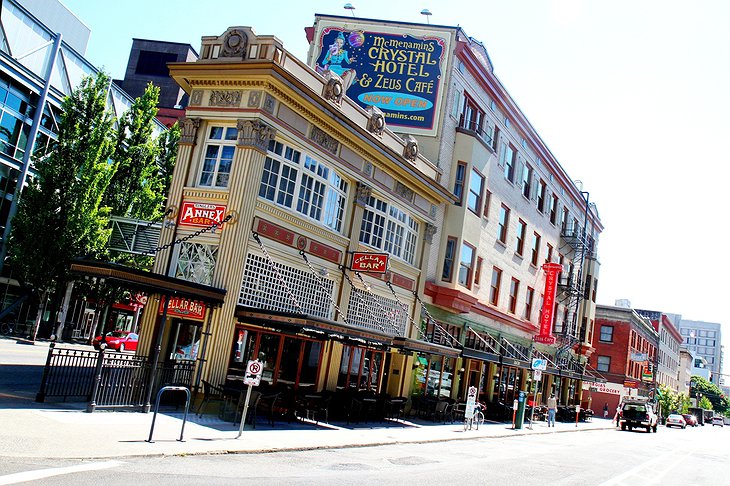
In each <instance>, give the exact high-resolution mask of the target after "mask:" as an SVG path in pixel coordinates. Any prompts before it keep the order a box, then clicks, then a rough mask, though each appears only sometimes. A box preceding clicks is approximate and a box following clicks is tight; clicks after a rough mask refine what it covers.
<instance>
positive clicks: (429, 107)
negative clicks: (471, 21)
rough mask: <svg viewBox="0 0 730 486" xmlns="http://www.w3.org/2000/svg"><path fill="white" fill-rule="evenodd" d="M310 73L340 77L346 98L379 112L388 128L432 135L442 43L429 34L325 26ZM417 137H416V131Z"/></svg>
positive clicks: (443, 54)
mask: <svg viewBox="0 0 730 486" xmlns="http://www.w3.org/2000/svg"><path fill="white" fill-rule="evenodd" d="M318 46H319V49H320V51H319V55H318V56H317V58H316V60H314V61H313V65H314V67H315V69H316V70H317V71H318V72H320V73H322V72H326V71H327V70H330V71H332V72H333V73H336V74H337V75H339V76H340V77H341V78H342V81H343V87H344V88H345V93H346V94H347V96H348V97H349V98H350V99H352V100H353V101H355V102H356V103H357V104H359V105H360V106H361V107H362V108H363V109H367V108H368V107H369V106H375V107H377V108H379V109H380V110H382V111H383V114H384V116H385V117H386V121H387V123H388V125H389V126H400V127H407V128H410V129H415V130H416V131H417V132H418V131H420V130H433V129H434V126H435V122H436V117H437V112H438V103H439V99H440V95H439V88H440V87H441V77H442V73H443V69H444V68H445V65H446V61H445V57H446V52H447V40H446V39H445V38H442V37H438V36H435V35H433V34H432V33H430V32H429V33H425V32H422V31H421V32H418V31H413V32H412V33H409V32H398V33H396V32H393V33H390V32H381V31H371V30H368V29H362V30H360V29H357V30H346V29H343V28H340V27H334V26H333V27H326V28H325V29H324V30H323V31H322V32H321V33H320V37H319V40H318ZM419 133H420V132H419Z"/></svg>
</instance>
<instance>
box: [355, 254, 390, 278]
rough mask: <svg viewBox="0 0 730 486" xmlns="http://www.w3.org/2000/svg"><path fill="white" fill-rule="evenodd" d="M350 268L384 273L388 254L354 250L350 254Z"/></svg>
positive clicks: (386, 267) (386, 268)
mask: <svg viewBox="0 0 730 486" xmlns="http://www.w3.org/2000/svg"><path fill="white" fill-rule="evenodd" d="M350 270H352V271H353V272H370V273H385V272H386V270H388V254H387V253H368V252H362V251H356V252H354V253H353V254H352V265H351V266H350Z"/></svg>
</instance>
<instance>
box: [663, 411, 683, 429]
mask: <svg viewBox="0 0 730 486" xmlns="http://www.w3.org/2000/svg"><path fill="white" fill-rule="evenodd" d="M665 425H666V426H667V427H681V428H683V429H684V428H686V427H687V422H686V421H685V420H684V417H682V416H681V415H680V414H678V413H670V414H669V416H668V417H667V421H666V422H665Z"/></svg>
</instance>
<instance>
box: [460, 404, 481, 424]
mask: <svg viewBox="0 0 730 486" xmlns="http://www.w3.org/2000/svg"><path fill="white" fill-rule="evenodd" d="M483 409H484V405H482V404H481V403H479V402H477V403H476V404H474V413H473V414H472V415H471V417H468V416H466V415H465V416H464V430H465V431H466V430H471V429H472V428H474V429H476V430H479V426H480V425H482V424H483V423H484V412H482V410H483Z"/></svg>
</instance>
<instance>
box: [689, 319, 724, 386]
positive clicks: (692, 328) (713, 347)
mask: <svg viewBox="0 0 730 486" xmlns="http://www.w3.org/2000/svg"><path fill="white" fill-rule="evenodd" d="M679 332H680V334H681V335H682V337H683V338H684V345H685V346H686V347H687V349H689V350H690V351H692V354H694V355H695V357H696V358H704V360H705V362H706V363H707V369H708V370H709V372H710V374H711V377H710V378H709V379H710V380H711V381H712V383H714V384H715V385H720V378H721V376H722V375H721V373H722V361H723V355H722V325H721V324H720V323H716V322H705V321H691V320H689V319H682V320H681V321H680V322H679Z"/></svg>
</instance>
